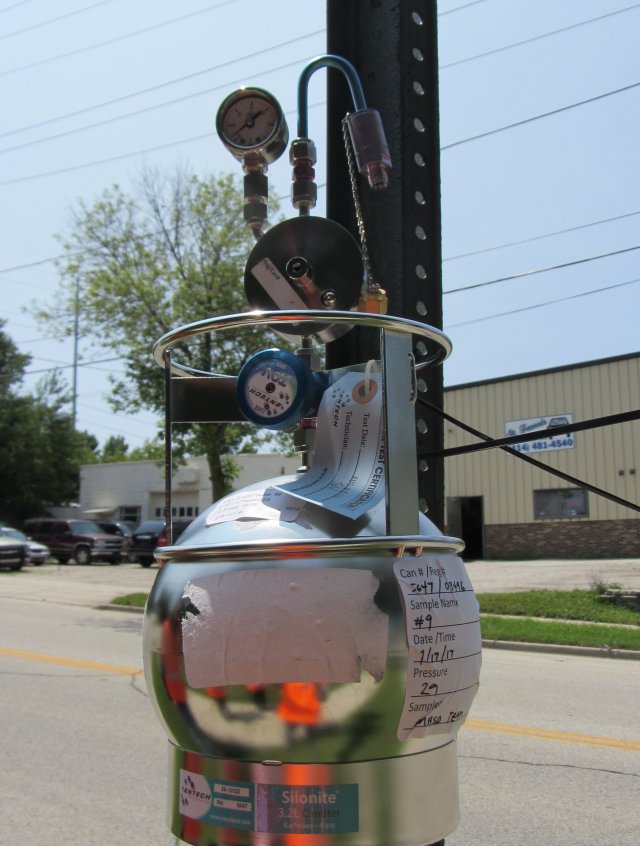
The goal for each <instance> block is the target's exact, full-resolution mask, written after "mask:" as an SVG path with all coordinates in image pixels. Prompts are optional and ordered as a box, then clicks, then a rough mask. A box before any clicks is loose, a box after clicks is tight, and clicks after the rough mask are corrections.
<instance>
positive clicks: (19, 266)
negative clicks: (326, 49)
mask: <svg viewBox="0 0 640 846" xmlns="http://www.w3.org/2000/svg"><path fill="white" fill-rule="evenodd" d="M314 105H316V104H314ZM313 107H314V106H312V108H313ZM322 187H323V185H318V188H322ZM278 199H279V200H286V199H288V197H284V196H283V197H279V198H278ZM638 214H640V210H639V211H633V212H628V213H626V214H621V215H616V216H615V217H606V218H602V219H601V220H593V221H591V222H590V223H582V224H580V225H578V226H571V227H568V228H567V229H557V230H555V231H554V232H546V233H544V234H543V235H532V236H531V237H530V238H523V239H521V240H520V241H509V242H508V243H505V244H497V245H494V246H492V247H484V248H482V249H479V250H473V251H471V252H468V253H459V254H458V255H455V256H448V257H447V258H444V259H443V261H454V260H455V259H460V258H468V257H469V256H476V255H480V254H481V253H488V252H492V251H493V250H502V249H504V248H506V247H513V246H517V245H519V244H527V243H529V242H530V241H538V240H540V239H542V238H550V237H552V236H553V235H563V234H564V233H566V232H574V231H577V230H579V229H587V228H589V227H591V226H597V225H599V224H601V223H611V222H613V221H616V220H622V219H624V218H626V217H633V216H634V215H638ZM83 252H84V251H83V250H70V251H69V252H67V253H59V254H58V255H56V256H49V257H48V258H43V259H37V260H36V261H30V262H25V263H24V264H15V265H13V266H11V267H3V268H0V276H4V275H5V274H7V273H13V272H15V271H17V270H30V269H31V268H33V267H40V266H42V265H43V264H52V263H53V262H56V261H60V260H62V259H66V258H72V257H73V256H77V255H80V254H81V253H83ZM9 281H12V280H9ZM16 284H18V283H16Z"/></svg>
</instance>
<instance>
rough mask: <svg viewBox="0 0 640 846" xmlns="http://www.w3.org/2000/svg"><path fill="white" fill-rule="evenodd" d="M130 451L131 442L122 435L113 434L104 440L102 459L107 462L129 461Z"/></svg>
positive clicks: (101, 452)
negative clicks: (128, 454)
mask: <svg viewBox="0 0 640 846" xmlns="http://www.w3.org/2000/svg"><path fill="white" fill-rule="evenodd" d="M128 452H129V444H128V443H127V442H126V441H125V439H124V438H123V437H122V435H111V436H110V437H109V438H107V440H106V441H105V442H104V446H103V447H102V450H101V451H100V461H102V462H104V463H107V464H108V463H111V462H115V461H127V453H128Z"/></svg>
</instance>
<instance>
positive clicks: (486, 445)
mask: <svg viewBox="0 0 640 846" xmlns="http://www.w3.org/2000/svg"><path fill="white" fill-rule="evenodd" d="M418 402H419V403H420V404H421V405H425V406H427V407H428V408H430V409H431V410H432V411H435V412H436V414H439V415H440V416H441V417H442V418H444V419H445V420H448V421H449V422H450V423H453V424H454V425H455V426H459V427H460V428H461V429H464V431H465V432H469V434H471V435H474V437H476V438H480V439H481V441H483V443H480V444H471V445H470V446H471V447H473V448H475V449H492V448H494V447H499V449H501V450H503V451H504V452H507V453H509V455H513V456H515V457H516V458H520V459H521V460H522V461H526V462H527V463H528V464H531V465H532V466H533V467H537V468H538V469H540V470H544V471H545V472H546V473H551V474H552V475H554V476H558V477H559V478H560V479H564V480H565V481H566V482H570V483H571V484H573V485H577V486H578V487H580V488H584V489H585V490H588V491H591V492H592V493H594V494H596V495H597V496H602V497H604V498H605V499H609V500H611V501H612V502H615V503H617V504H618V505H623V506H624V507H625V508H630V509H632V510H633V511H640V505H637V504H636V503H635V502H630V501H629V500H627V499H623V498H622V497H619V496H617V495H616V494H613V493H610V492H609V491H604V490H602V488H598V487H596V486H595V485H591V484H589V483H588V482H584V481H582V480H581V479H576V478H575V477H574V476H570V475H569V474H568V473H563V472H562V470H557V469H556V468H555V467H549V465H548V464H543V463H542V462H541V461H538V460H537V459H535V458H532V457H531V456H530V455H526V454H525V453H523V452H518V450H516V449H513V448H512V447H510V446H507V445H506V443H505V441H507V440H509V439H506V438H502V439H500V440H499V441H498V440H494V439H493V438H490V437H489V435H485V434H484V433H483V432H480V431H478V430H477V429H474V428H472V427H471V426H469V425H468V424H466V423H463V422H462V421H461V420H457V419H456V418H455V417H453V416H452V415H451V414H447V412H446V411H445V410H444V409H442V408H439V407H438V406H436V405H433V403H431V402H429V401H428V400H426V399H422V398H420V397H419V398H418ZM627 415H633V418H632V419H638V418H639V417H640V411H635V412H627V414H625V415H612V416H613V417H620V416H625V417H626V416H627ZM607 419H608V418H600V420H607ZM617 422H628V421H627V420H623V421H617ZM587 423H588V424H593V423H597V425H598V426H606V425H610V424H609V423H602V422H598V421H587ZM579 426H582V428H587V426H585V425H583V424H579V423H574V424H573V426H571V427H570V429H569V431H572V432H575V431H577V429H578V427H579ZM555 428H556V427H554V429H555ZM558 428H564V429H565V430H566V427H558ZM588 428H594V426H593V425H590V426H589V427H588ZM545 431H546V432H550V431H551V429H547V430H545ZM529 434H530V435H531V436H532V437H529V436H527V437H529V440H536V439H537V438H539V437H540V432H533V433H529ZM536 436H537V438H536ZM512 442H513V441H512ZM457 449H461V448H457ZM453 454H454V453H453V451H452V450H439V451H437V452H432V453H428V455H442V456H444V457H448V456H450V455H453ZM455 454H458V455H459V454H460V452H457V453H455ZM425 455H427V454H425Z"/></svg>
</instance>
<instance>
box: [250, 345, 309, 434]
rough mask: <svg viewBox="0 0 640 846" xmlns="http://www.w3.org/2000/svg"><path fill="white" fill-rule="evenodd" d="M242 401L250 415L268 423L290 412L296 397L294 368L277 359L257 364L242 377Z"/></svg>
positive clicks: (265, 360) (296, 383)
mask: <svg viewBox="0 0 640 846" xmlns="http://www.w3.org/2000/svg"><path fill="white" fill-rule="evenodd" d="M245 377H246V378H245V380H244V384H243V386H242V387H243V394H244V399H245V401H246V403H247V405H248V407H249V409H250V410H251V412H252V414H253V416H255V417H256V418H261V419H262V420H264V421H265V423H268V422H269V420H276V419H279V418H281V417H282V416H283V415H286V413H287V412H288V411H289V410H290V409H291V406H292V405H293V404H294V402H295V400H296V399H297V398H298V378H297V376H296V374H295V372H294V370H293V368H292V367H291V366H290V365H289V364H288V363H287V362H286V361H282V360H281V359H278V358H265V359H263V360H262V361H260V362H256V363H255V364H254V365H253V367H251V369H250V370H249V372H248V373H246V374H245Z"/></svg>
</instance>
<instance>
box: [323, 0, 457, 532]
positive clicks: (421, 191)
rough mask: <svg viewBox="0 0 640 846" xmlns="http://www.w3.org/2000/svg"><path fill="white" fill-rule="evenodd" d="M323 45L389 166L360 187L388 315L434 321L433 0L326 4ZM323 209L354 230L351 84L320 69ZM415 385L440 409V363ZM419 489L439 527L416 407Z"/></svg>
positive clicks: (354, 342)
mask: <svg viewBox="0 0 640 846" xmlns="http://www.w3.org/2000/svg"><path fill="white" fill-rule="evenodd" d="M327 50H328V52H329V53H332V54H336V55H339V56H343V57H344V58H346V59H348V60H349V61H350V62H351V63H352V64H353V65H354V66H355V68H356V70H357V71H358V73H359V75H360V78H361V80H362V85H363V89H364V93H365V96H366V100H367V105H368V106H370V107H371V108H375V109H378V110H379V112H380V114H381V116H382V121H383V125H384V128H385V132H386V137H387V141H388V143H389V149H390V152H391V159H392V162H393V169H392V171H391V179H390V184H389V187H388V188H387V189H386V190H385V191H381V192H377V193H371V192H369V191H366V190H363V191H362V205H363V210H364V214H365V218H366V224H367V232H368V240H369V251H370V254H371V264H372V269H373V273H374V277H375V279H376V281H377V282H378V283H379V284H380V285H381V286H382V287H383V288H385V289H386V290H387V293H388V296H389V313H390V314H395V315H400V316H403V317H410V318H412V319H414V320H420V321H424V322H425V323H429V324H431V325H432V326H435V327H437V328H441V327H442V274H441V242H440V233H441V225H440V139H439V132H438V125H439V111H438V49H437V7H436V2H435V0H411V2H402V3H399V2H397V0H360V2H357V3H345V2H344V0H328V2H327ZM327 86H328V104H329V105H328V149H329V153H328V176H327V215H328V217H330V218H332V219H333V220H335V221H337V222H338V223H341V224H342V225H343V226H345V227H346V228H347V229H349V230H350V231H351V232H352V233H353V234H354V237H357V228H356V221H355V217H354V212H353V203H352V200H351V195H350V191H349V176H348V170H347V163H346V157H345V151H344V143H343V139H342V134H341V130H340V126H341V120H342V118H343V117H344V115H345V113H346V112H348V111H350V110H351V106H350V100H349V91H348V89H347V88H346V86H345V85H344V81H343V80H342V79H341V78H340V77H339V74H336V73H332V72H331V71H330V72H329V73H328V74H327ZM375 343H376V341H375V338H372V337H371V336H369V335H368V334H367V333H365V332H360V333H359V334H357V335H355V334H354V333H351V334H350V335H349V336H347V337H346V338H344V339H342V340H340V341H337V342H335V343H334V344H331V345H330V350H329V351H328V355H329V364H330V366H338V365H340V364H347V363H350V362H353V361H362V360H363V359H365V358H367V357H369V356H370V355H371V354H372V353H373V351H374V347H375ZM418 388H419V391H420V392H421V393H422V395H424V396H426V397H428V399H429V401H430V402H432V403H434V404H436V405H438V406H440V407H442V401H443V383H442V370H441V368H430V369H429V371H428V373H427V372H425V375H424V376H421V377H420V381H419V385H418ZM416 408H417V412H416V435H417V451H418V467H417V468H416V472H417V473H418V496H419V502H420V508H421V509H423V510H428V512H429V517H430V518H431V519H432V520H433V521H434V522H435V523H436V524H437V525H439V526H440V527H441V528H443V527H444V526H443V523H444V472H443V462H442V460H441V459H435V460H434V459H430V460H429V462H428V466H427V460H426V458H425V457H423V455H424V454H425V453H427V452H428V451H429V450H432V449H436V448H442V445H443V425H442V422H441V420H439V419H438V418H437V417H436V416H435V415H432V414H426V413H425V412H424V410H423V409H422V408H421V407H420V406H419V405H418V406H416Z"/></svg>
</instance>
